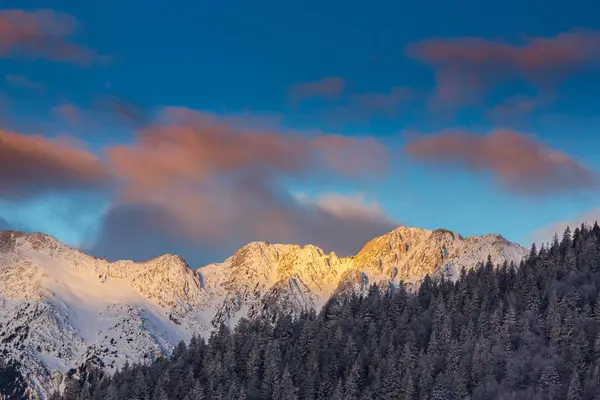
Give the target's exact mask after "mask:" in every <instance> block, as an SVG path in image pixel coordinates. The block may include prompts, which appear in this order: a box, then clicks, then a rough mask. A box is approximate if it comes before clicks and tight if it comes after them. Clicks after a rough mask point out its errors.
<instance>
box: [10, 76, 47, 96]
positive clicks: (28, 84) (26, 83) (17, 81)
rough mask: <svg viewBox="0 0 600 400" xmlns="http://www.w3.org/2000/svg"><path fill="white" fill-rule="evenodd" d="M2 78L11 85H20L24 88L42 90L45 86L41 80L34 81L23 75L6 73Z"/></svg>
mask: <svg viewBox="0 0 600 400" xmlns="http://www.w3.org/2000/svg"><path fill="white" fill-rule="evenodd" d="M4 79H5V80H6V82H7V83H8V84H10V85H11V86H16V87H22V88H25V89H31V90H37V91H40V92H41V91H43V90H44V89H45V86H44V84H43V83H41V82H34V81H32V80H31V79H29V78H28V77H26V76H25V75H15V74H6V75H5V76H4Z"/></svg>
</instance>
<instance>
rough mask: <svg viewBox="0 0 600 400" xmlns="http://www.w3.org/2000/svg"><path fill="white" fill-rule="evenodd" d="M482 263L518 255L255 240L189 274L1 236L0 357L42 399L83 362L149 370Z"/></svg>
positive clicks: (447, 241) (158, 261) (488, 247)
mask: <svg viewBox="0 0 600 400" xmlns="http://www.w3.org/2000/svg"><path fill="white" fill-rule="evenodd" d="M488 254H490V255H491V256H492V258H493V261H494V262H495V263H497V264H501V263H502V262H504V261H508V262H519V261H520V260H521V259H522V258H523V257H524V256H525V255H526V254H527V252H526V250H525V249H524V248H522V247H521V246H519V245H517V244H514V243H511V242H509V241H508V240H506V239H504V238H503V237H502V236H501V235H497V234H491V235H484V236H476V237H468V238H463V237H462V236H461V235H459V234H457V233H454V232H451V231H448V230H443V229H440V230H426V229H421V228H409V227H403V226H401V227H398V228H396V229H394V230H393V231H391V232H389V233H387V234H384V235H382V236H379V237H377V238H374V239H372V240H371V241H369V242H367V243H366V244H365V246H364V247H363V249H362V250H361V251H360V252H358V253H357V254H356V255H354V256H349V257H341V258H340V257H338V256H337V255H336V254H335V253H333V252H331V253H326V252H325V251H323V250H322V249H321V248H319V247H317V246H315V245H304V246H300V245H294V244H272V243H269V242H251V243H249V244H247V245H245V246H243V247H241V248H240V249H238V250H237V251H236V252H235V253H234V254H233V255H232V256H230V257H229V258H227V259H226V260H224V261H223V262H221V263H213V264H208V265H206V266H203V267H200V268H198V269H196V270H194V269H192V268H191V267H190V266H189V265H188V264H187V262H186V261H185V260H184V259H183V258H182V257H180V256H178V255H173V254H163V255H161V256H158V257H155V258H152V259H150V260H147V261H144V262H133V261H130V260H120V261H114V262H109V261H107V260H104V259H101V258H97V257H92V256H89V255H87V254H85V253H83V252H81V251H79V250H76V249H73V248H70V247H69V246H67V245H65V244H63V243H61V242H60V241H58V240H56V239H54V238H52V237H51V236H49V235H46V234H43V233H39V232H38V233H32V234H28V233H23V232H18V231H3V232H0V354H4V355H5V356H6V357H7V358H12V359H15V360H17V361H20V362H21V368H22V370H21V372H22V373H23V375H24V376H25V377H27V380H28V382H29V384H30V385H31V386H32V387H34V388H35V391H36V392H37V393H39V394H40V395H41V397H42V398H44V397H45V396H47V395H48V393H50V391H51V390H54V389H56V388H57V387H58V386H57V385H58V384H59V381H60V376H61V374H64V373H65V372H66V371H68V370H69V369H71V368H75V367H77V366H78V365H81V364H83V363H92V364H95V365H97V366H99V367H101V368H104V369H106V370H107V371H109V372H111V371H115V370H116V369H117V368H120V367H122V366H123V365H124V363H125V362H129V363H133V362H150V361H151V360H153V359H154V358H156V357H158V356H161V355H165V354H168V353H169V352H170V349H171V348H172V347H173V346H174V345H175V344H176V343H177V342H178V341H180V340H186V341H187V340H189V339H190V338H191V337H192V335H207V334H208V333H209V332H210V331H211V330H212V329H213V328H214V327H215V326H217V325H219V324H221V323H226V324H228V325H230V326H233V325H234V324H235V323H236V322H237V321H238V320H239V319H240V318H241V317H252V316H255V315H260V314H263V313H265V312H266V313H276V312H279V311H284V312H290V313H292V314H297V313H299V312H302V311H306V310H308V309H311V308H317V309H318V308H319V307H320V306H322V305H323V304H324V303H325V302H326V301H327V300H328V299H329V298H330V297H331V295H332V294H334V293H336V294H340V293H350V292H361V291H364V290H365V289H367V288H368V287H369V286H370V285H371V284H374V283H379V284H383V285H398V284H400V282H407V283H409V284H411V283H412V284H415V283H417V282H419V281H420V280H421V279H422V278H424V277H425V275H433V276H444V277H446V278H450V279H456V277H457V276H458V273H459V271H460V268H462V267H465V268H472V267H474V266H475V265H476V264H477V263H478V262H483V261H485V259H486V258H487V256H488Z"/></svg>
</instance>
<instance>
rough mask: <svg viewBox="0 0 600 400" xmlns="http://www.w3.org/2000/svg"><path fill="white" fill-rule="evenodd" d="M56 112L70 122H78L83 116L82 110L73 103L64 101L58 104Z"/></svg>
mask: <svg viewBox="0 0 600 400" xmlns="http://www.w3.org/2000/svg"><path fill="white" fill-rule="evenodd" d="M54 112H55V113H57V114H58V115H60V116H61V117H63V118H64V119H65V120H66V121H67V122H69V123H70V124H74V123H76V122H77V121H79V119H80V117H81V110H80V109H79V108H78V107H77V106H75V105H74V104H71V103H63V104H61V105H59V106H56V107H55V108H54Z"/></svg>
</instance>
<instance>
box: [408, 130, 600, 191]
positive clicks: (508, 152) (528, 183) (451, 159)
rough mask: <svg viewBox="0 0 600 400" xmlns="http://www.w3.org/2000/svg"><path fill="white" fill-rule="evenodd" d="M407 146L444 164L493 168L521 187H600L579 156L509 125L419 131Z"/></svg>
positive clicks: (424, 157) (427, 159) (512, 186)
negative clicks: (479, 129)
mask: <svg viewBox="0 0 600 400" xmlns="http://www.w3.org/2000/svg"><path fill="white" fill-rule="evenodd" d="M406 151H407V153H408V154H409V155H410V156H412V157H413V158H414V159H415V160H418V161H422V162H426V163H429V164H432V165H437V166H439V167H442V168H444V169H448V168H453V167H454V168H466V169H469V170H472V171H475V172H483V173H487V174H489V175H490V176H491V177H492V178H493V179H494V180H495V181H497V182H499V183H500V184H501V185H503V186H504V187H506V188H508V189H509V190H511V191H514V192H517V193H523V194H530V195H532V194H537V195H539V194H553V193H554V194H556V193H569V192H576V191H581V190H590V189H596V188H597V187H598V176H597V174H596V173H595V172H594V171H592V170H590V169H589V168H587V167H586V166H584V165H583V164H581V163H580V162H578V161H577V160H575V159H573V158H571V157H569V156H568V155H567V154H565V153H563V152H561V151H558V150H554V149H552V148H550V147H548V146H546V145H545V144H543V143H542V142H540V141H538V140H535V139H533V138H531V137H529V136H526V135H524V134H522V133H519V132H515V131H511V130H507V129H499V130H495V131H492V132H491V133H489V134H488V135H477V134H473V133H470V132H465V131H446V132H442V133H439V134H436V135H428V136H416V137H413V138H412V139H411V140H409V142H408V143H407V145H406Z"/></svg>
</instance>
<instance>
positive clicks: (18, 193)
mask: <svg viewBox="0 0 600 400" xmlns="http://www.w3.org/2000/svg"><path fill="white" fill-rule="evenodd" d="M109 178H110V176H109V173H108V168H107V167H106V166H105V165H104V164H103V163H102V161H101V160H100V159H99V158H98V157H97V156H95V155H93V154H91V153H89V152H88V151H86V150H82V149H80V148H77V147H73V146H70V145H69V143H66V142H64V141H61V140H51V139H48V138H45V137H43V136H33V135H23V134H18V133H11V132H6V131H2V130H0V194H1V195H2V196H4V197H8V198H15V197H23V196H31V195H35V194H38V193H41V192H47V191H61V190H78V189H92V188H93V189H96V188H98V187H100V186H103V185H104V184H106V183H107V181H108V180H109Z"/></svg>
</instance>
